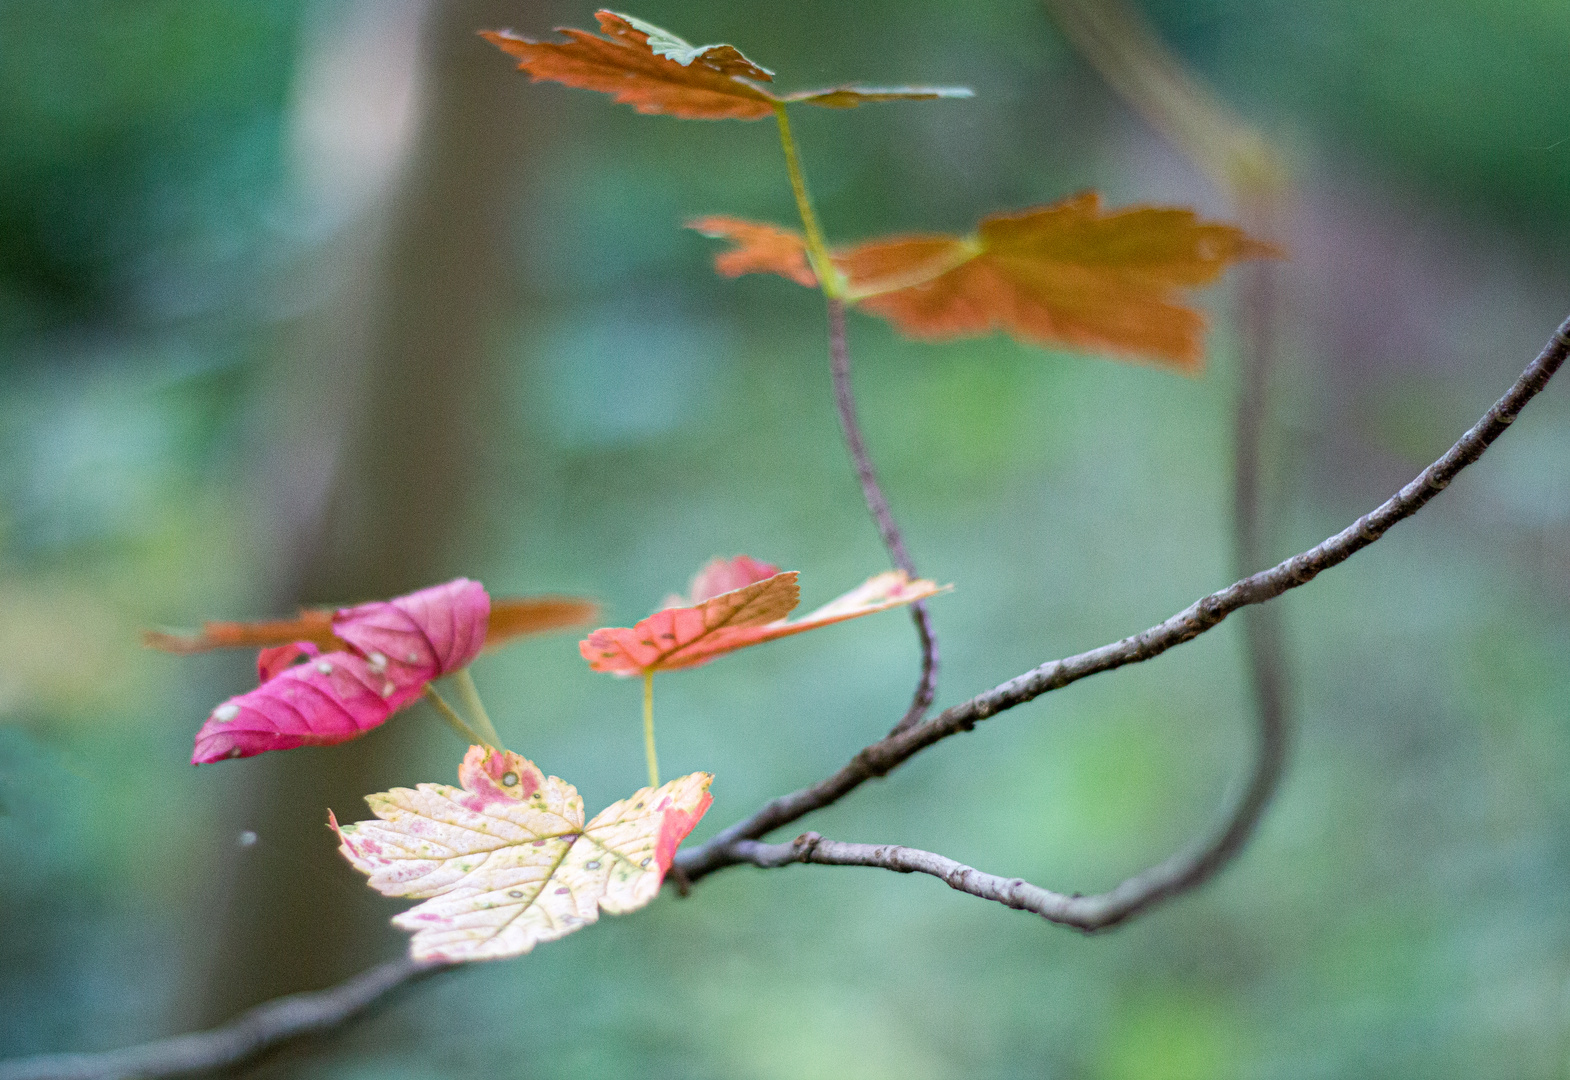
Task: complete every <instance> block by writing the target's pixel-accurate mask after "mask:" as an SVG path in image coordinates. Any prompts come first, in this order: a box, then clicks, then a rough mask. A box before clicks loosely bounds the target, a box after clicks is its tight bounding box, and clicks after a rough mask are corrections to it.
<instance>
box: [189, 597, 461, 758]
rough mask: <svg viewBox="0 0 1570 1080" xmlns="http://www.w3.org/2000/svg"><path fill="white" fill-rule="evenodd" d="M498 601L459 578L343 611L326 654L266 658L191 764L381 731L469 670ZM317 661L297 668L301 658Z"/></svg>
mask: <svg viewBox="0 0 1570 1080" xmlns="http://www.w3.org/2000/svg"><path fill="white" fill-rule="evenodd" d="M489 616H490V598H489V596H487V595H486V592H485V589H484V588H483V587H482V586H481V585H480V584H479V583H478V582H474V581H469V580H467V579H466V578H459V579H457V580H456V581H450V582H448V583H447V584H445V585H437V586H434V587H433V588H429V589H422V590H420V591H419V592H416V593H411V594H409V595H408V596H400V597H398V598H396V599H394V600H388V601H377V602H374V603H369V604H361V605H359V606H358V607H352V608H345V609H343V610H341V611H339V612H338V613H337V614H336V615H335V616H334V617H333V622H332V633H333V635H334V640H336V641H339V642H342V643H344V644H345V645H347V647H348V648H347V649H339V650H335V651H333V652H329V653H326V654H321V653H320V650H319V648H318V647H317V646H316V645H314V644H312V643H311V642H309V641H301V642H296V643H294V644H292V645H284V646H281V647H278V648H272V649H266V650H264V651H263V652H262V654H261V656H259V657H258V662H257V666H258V670H259V673H260V674H261V676H262V679H263V682H262V685H261V686H259V687H257V688H256V689H255V690H252V691H251V692H250V693H248V694H241V695H240V696H239V697H234V698H230V699H229V700H228V701H226V702H224V703H223V704H222V705H220V706H218V708H216V709H214V710H213V713H212V715H211V716H210V717H208V720H207V722H206V723H205V724H203V725H202V728H201V730H200V731H198V732H197V733H196V748H195V751H194V752H193V753H192V755H191V762H192V764H198V765H199V764H203V763H205V762H211V761H218V760H220V759H222V758H230V757H250V756H251V755H253V754H260V753H264V752H266V751H268V750H289V749H293V748H294V747H297V746H326V745H331V744H333V743H340V742H344V741H345V740H348V739H352V738H354V737H356V736H357V735H362V734H364V733H365V732H367V731H369V730H370V729H371V728H374V727H377V726H378V725H380V724H382V723H383V722H385V721H386V720H387V718H388V717H389V716H391V715H392V714H393V713H395V712H397V711H398V710H399V709H401V708H403V707H404V706H405V705H407V704H409V703H410V702H411V701H413V700H414V699H415V698H417V697H419V696H420V694H421V692H422V691H423V690H424V688H425V685H426V683H428V682H430V681H431V680H432V679H435V678H438V677H440V676H442V675H447V674H450V673H451V672H454V671H457V670H458V669H459V668H461V667H463V666H465V665H467V664H468V663H469V662H470V661H471V660H473V659H474V658H475V656H477V655H478V654H479V651H480V649H481V647H482V646H483V645H484V644H485V633H486V624H487V620H488V618H489ZM302 656H305V657H312V658H313V659H311V660H310V661H309V662H307V663H304V664H299V665H295V666H290V665H291V664H292V663H293V661H295V660H297V659H299V658H300V657H302Z"/></svg>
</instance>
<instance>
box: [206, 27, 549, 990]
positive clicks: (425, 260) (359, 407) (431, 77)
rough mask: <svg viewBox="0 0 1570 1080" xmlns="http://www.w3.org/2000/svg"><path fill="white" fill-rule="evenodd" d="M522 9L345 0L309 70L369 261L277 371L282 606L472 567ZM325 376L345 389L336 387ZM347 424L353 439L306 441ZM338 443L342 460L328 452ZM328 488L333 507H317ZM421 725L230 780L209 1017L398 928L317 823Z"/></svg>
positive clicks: (527, 135)
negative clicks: (388, 151)
mask: <svg viewBox="0 0 1570 1080" xmlns="http://www.w3.org/2000/svg"><path fill="white" fill-rule="evenodd" d="M511 10H512V7H511V6H510V5H506V4H503V3H499V2H495V0H439V2H432V3H430V4H429V5H427V4H426V3H425V2H424V0H405V2H402V3H399V4H396V5H392V4H382V3H369V2H363V3H359V4H357V5H354V6H352V7H351V8H350V9H349V11H350V15H349V16H348V18H349V20H350V22H349V24H348V25H349V27H350V32H349V33H348V34H347V40H339V41H337V42H332V41H329V44H328V46H327V47H326V48H324V49H323V50H322V52H323V58H324V62H325V63H327V64H329V65H338V67H337V68H330V69H329V70H328V71H327V72H326V73H325V74H322V75H318V76H316V78H317V79H318V80H319V81H320V82H321V83H322V84H323V85H324V87H325V89H326V98H327V99H330V100H332V101H336V102H337V103H338V104H337V105H336V106H335V108H336V110H337V111H336V112H335V113H334V112H332V111H324V110H326V109H327V107H326V106H324V107H323V108H322V109H316V108H314V107H313V102H312V100H311V99H309V98H307V99H304V100H302V102H301V106H300V108H301V118H300V123H301V124H303V125H305V126H306V127H307V128H308V129H309V130H310V133H311V136H312V137H310V138H308V139H305V140H303V144H304V145H305V147H306V149H307V152H306V157H307V160H306V162H305V163H304V164H305V165H306V166H307V167H308V168H309V170H311V171H313V172H316V173H318V174H321V173H323V172H326V173H328V174H329V176H331V175H334V168H336V169H337V170H339V171H340V172H341V171H342V170H343V169H345V168H347V169H348V170H349V174H348V177H347V180H346V183H345V185H344V186H345V187H346V189H347V192H348V194H349V195H353V196H355V197H357V198H359V199H360V200H362V201H363V202H364V203H365V204H366V209H365V211H364V212H365V213H366V214H368V215H369V220H367V221H365V222H363V223H361V222H356V223H354V224H352V225H351V226H349V231H348V234H347V235H348V239H347V240H346V244H347V245H348V252H349V254H350V255H352V260H349V261H352V262H353V263H356V264H357V265H349V266H346V267H344V273H345V274H346V275H348V276H349V277H350V278H351V280H350V282H349V283H348V284H347V285H346V286H344V287H343V289H342V295H341V296H340V297H337V298H335V299H334V300H333V301H332V302H330V303H329V304H328V305H327V306H326V307H325V308H324V309H323V310H322V311H321V312H320V313H319V314H318V315H317V316H315V317H314V318H311V319H309V320H307V321H306V322H305V326H304V331H303V333H302V338H303V340H298V341H295V342H292V343H290V347H292V348H293V349H294V350H295V351H296V355H295V356H294V357H293V358H292V363H291V364H290V373H291V374H292V375H294V376H296V377H294V378H286V380H285V386H284V388H283V395H284V405H283V407H282V411H283V412H284V413H285V414H286V415H288V416H290V417H291V420H290V421H289V424H288V426H287V427H285V428H284V430H285V431H286V432H288V431H293V432H299V431H300V430H301V429H302V428H314V429H316V430H315V431H314V432H312V433H310V434H309V435H307V436H306V437H304V438H302V439H300V440H298V441H296V440H293V439H285V440H282V441H281V443H280V446H279V449H278V450H277V451H276V453H277V454H278V455H280V456H281V459H282V460H283V461H285V462H287V463H288V464H287V465H280V464H279V463H278V461H277V460H274V461H270V462H268V470H269V472H270V473H271V474H273V475H281V476H285V477H295V478H303V479H301V480H297V488H296V490H295V491H294V492H292V493H291V492H290V491H289V490H288V489H287V487H281V488H280V489H279V492H280V495H279V497H280V500H281V502H282V503H283V506H282V507H281V509H282V510H283V511H284V513H283V516H284V518H285V527H286V528H288V527H291V526H292V527H294V528H295V529H297V530H298V531H297V533H296V535H295V536H293V537H288V538H286V541H285V542H286V544H287V543H288V542H290V541H292V542H293V544H294V549H293V551H292V552H290V553H288V554H287V555H286V557H285V559H284V561H285V563H286V565H285V566H283V567H281V568H280V572H279V574H278V575H277V578H276V579H277V580H279V581H284V582H293V583H294V584H293V586H292V588H290V589H289V590H288V592H289V593H291V594H292V595H280V596H279V597H278V598H277V604H278V606H279V607H280V608H281V609H285V610H287V609H288V608H289V607H292V606H293V604H294V603H295V602H298V601H319V602H329V603H330V602H347V601H354V600H358V599H362V598H364V597H368V596H379V595H392V594H396V593H399V592H404V591H407V590H408V589H410V588H412V587H415V586H418V585H422V584H425V583H427V582H429V581H432V580H437V579H440V578H445V577H452V576H455V574H457V573H458V572H459V571H460V570H461V569H463V568H464V567H463V563H462V561H461V558H460V552H461V551H462V548H463V544H464V542H465V540H466V539H468V538H469V537H470V535H471V533H470V530H469V526H468V523H469V522H470V521H471V520H473V518H474V516H475V515H474V514H473V513H472V510H473V506H472V502H471V494H472V493H471V490H470V478H471V477H472V476H473V475H474V474H475V472H476V469H475V462H476V460H478V459H480V458H481V457H482V455H483V451H484V449H485V447H484V446H483V443H482V440H483V438H484V432H485V431H486V430H488V428H487V425H486V423H485V421H486V420H487V419H488V417H487V415H486V411H485V410H486V407H487V405H488V404H489V403H490V402H492V401H494V400H495V396H496V395H495V393H494V389H493V377H494V373H493V370H492V357H491V355H490V350H489V345H490V334H491V329H492V327H493V326H494V325H495V321H496V319H497V318H498V316H500V315H502V314H506V313H510V312H511V311H512V310H513V309H514V308H515V307H516V301H517V297H516V296H515V295H514V294H513V290H512V288H511V285H510V281H509V276H508V266H509V261H508V259H507V258H506V257H505V244H506V242H507V238H508V231H507V229H506V228H505V227H504V224H503V223H505V221H507V220H508V209H509V207H512V206H515V205H516V204H517V203H516V198H517V188H518V186H519V184H520V182H521V177H522V176H523V174H524V172H525V166H526V161H527V154H526V149H527V148H528V147H529V146H530V144H531V141H532V140H533V138H534V137H535V134H536V133H535V132H534V130H533V129H532V127H531V124H530V123H529V121H528V120H527V118H519V117H516V116H511V115H510V116H509V122H508V123H506V124H496V123H494V118H495V117H496V116H497V115H498V114H499V113H502V112H508V113H511V111H512V110H510V108H509V106H510V103H511V101H512V100H513V95H514V94H515V93H516V86H515V84H514V81H513V80H512V79H511V78H510V73H509V72H508V71H507V70H506V69H505V67H504V66H502V65H496V64H490V63H484V62H483V61H485V60H488V59H489V56H488V54H487V53H486V46H485V45H484V43H483V42H480V41H479V40H478V39H476V38H475V37H474V33H473V30H474V27H476V26H483V25H486V24H487V23H489V22H494V21H496V20H498V19H500V18H505V17H506V14H507V13H510V12H511ZM356 28H358V31H359V33H360V35H361V36H360V39H359V40H358V41H356V40H354V38H355V34H354V31H355V30H356ZM400 28H406V30H405V31H404V34H403V36H402V37H401V38H400V37H399V30H400ZM415 28H418V30H417V31H416V29H415ZM400 41H401V47H402V48H403V49H404V50H406V51H408V52H409V54H410V55H409V57H408V59H406V60H405V61H404V62H403V63H402V64H401V65H400V61H399V60H398V58H397V56H396V55H389V53H388V51H387V49H388V47H389V43H398V42H400ZM415 57H418V58H419V59H418V60H415V59H414V58H415ZM400 66H401V67H402V68H403V70H405V71H407V72H408V75H407V79H406V82H405V84H404V85H398V84H397V83H396V82H394V83H392V84H389V82H388V80H387V79H386V71H387V70H389V69H391V70H394V71H396V70H399V69H400ZM368 69H369V70H373V71H374V70H377V69H379V70H380V74H379V75H376V76H372V75H368V74H367V70H368ZM409 81H412V83H413V85H414V86H419V87H421V88H422V89H421V93H420V96H419V98H418V101H417V104H415V105H414V106H412V109H413V115H414V116H416V117H417V121H418V122H417V133H416V134H415V136H414V140H413V143H412V146H411V148H410V150H409V153H408V154H407V155H406V156H402V157H400V156H398V155H394V159H393V160H389V161H385V162H384V163H383V164H382V166H381V168H382V169H383V170H384V171H385V174H386V176H387V179H388V180H389V181H390V183H389V185H388V194H387V195H386V196H385V197H382V196H381V195H380V193H379V188H378V185H377V184H376V183H374V182H370V181H369V180H368V179H367V178H366V177H365V176H364V175H363V173H362V172H357V171H355V169H354V168H353V167H352V166H353V164H354V161H355V158H354V156H353V154H352V153H351V152H350V149H349V148H353V147H355V146H362V147H364V146H367V144H368V143H369V146H368V149H370V150H371V151H372V152H373V153H374V151H375V150H376V143H375V138H374V136H372V135H370V134H368V132H367V131H366V128H367V127H368V126H369V121H371V120H374V119H376V113H375V111H374V110H373V109H370V106H374V105H376V104H377V102H376V101H375V99H374V94H375V93H377V92H380V93H382V94H391V95H410V94H412V93H413V89H412V87H411V86H410V85H408V82H409ZM354 87H358V88H359V89H357V90H355V91H354V92H353V93H348V94H347V95H345V93H344V91H345V88H354ZM366 87H370V88H371V89H372V96H371V97H369V98H368V97H367V94H366V92H365V88H366ZM344 102H348V103H350V105H349V106H348V107H345V105H344ZM354 102H365V103H367V109H360V110H357V109H355V108H354V107H353V105H352V103H354ZM381 104H383V105H385V102H382V103H381ZM339 139H341V140H343V143H342V145H340V146H339V147H338V148H337V150H336V151H330V150H329V149H328V147H329V146H330V145H331V144H333V143H334V141H335V140H339ZM394 143H395V140H394ZM332 154H336V160H335V159H334V158H333V157H332V156H331V155H332ZM336 257H337V258H339V259H346V256H345V255H342V254H340V255H338V256H336ZM324 380H330V381H332V382H334V383H336V384H337V388H336V389H335V390H334V391H333V392H328V393H324V392H323V387H324ZM296 410H297V411H296ZM302 418H303V420H302ZM322 432H330V433H332V434H331V435H330V436H327V437H324V436H323V435H322V434H321V433H322ZM340 433H341V434H340ZM339 438H341V440H342V446H341V450H339V451H337V452H336V453H332V454H330V455H325V456H320V457H313V455H316V454H318V453H319V451H321V450H322V449H325V448H328V447H330V445H331V442H332V440H333V439H339ZM333 458H336V461H337V465H336V468H330V467H324V462H325V461H330V460H332V459H333ZM318 505H320V506H322V507H323V510H322V516H321V517H320V518H319V519H318V520H316V521H315V522H312V521H311V517H312V511H313V510H314V509H315V506H318ZM290 519H293V520H290ZM419 738H420V734H419V732H418V730H417V726H404V727H403V728H402V729H400V730H399V731H398V732H395V733H389V734H386V735H383V736H379V737H376V738H372V739H367V740H363V741H361V742H358V743H356V744H354V745H352V746H349V747H345V748H341V749H340V750H339V751H338V752H336V753H335V754H334V755H333V756H332V757H331V758H328V757H326V756H319V755H316V754H312V753H305V754H298V755H290V756H287V757H282V756H280V759H279V760H276V761H267V762H264V763H262V764H261V765H260V766H259V767H258V768H257V769H254V770H250V771H249V772H248V773H247V774H246V777H245V778H244V780H243V781H241V780H237V781H236V782H237V783H250V784H254V785H257V787H256V788H255V789H254V794H252V795H251V800H252V802H253V803H255V804H257V805H256V808H255V809H254V810H253V811H252V813H251V814H250V816H249V818H248V821H247V824H246V825H245V827H246V828H249V829H252V830H254V831H255V832H256V833H257V834H258V835H259V836H260V837H262V839H263V843H260V844H258V845H257V846H256V848H255V849H253V850H252V852H250V853H249V856H248V857H247V858H246V859H244V860H243V861H239V862H237V871H236V876H235V878H234V880H233V883H232V893H231V899H230V902H229V910H228V911H227V912H226V913H225V915H224V925H223V927H222V928H221V931H220V932H219V933H218V935H217V940H218V941H219V942H220V943H221V944H220V946H219V947H218V948H216V949H215V950H214V951H213V952H212V954H211V955H210V957H209V958H208V960H209V964H210V975H209V976H208V986H207V988H206V989H205V991H203V993H202V997H201V1001H200V1005H201V1011H202V1012H203V1014H204V1015H205V1016H206V1017H208V1018H209V1020H216V1019H219V1018H221V1017H226V1016H231V1015H233V1014H234V1012H235V1011H236V1010H237V1009H240V1008H244V1007H246V1006H249V1005H252V1004H254V1003H255V1002H257V1001H261V1000H264V999H266V998H270V997H274V996H277V995H279V994H283V993H288V992H291V991H297V990H301V989H306V988H313V987H319V986H325V985H329V984H331V983H334V982H336V981H338V980H340V979H343V978H344V977H345V976H346V975H348V974H349V973H350V972H352V971H354V970H357V969H358V968H360V967H362V966H363V965H364V963H365V958H366V957H367V955H375V954H376V953H377V952H381V951H384V950H385V949H386V948H387V947H388V946H389V945H390V932H389V931H388V930H387V929H386V927H385V925H384V920H383V919H382V918H381V916H380V914H379V909H378V908H377V906H376V902H375V900H374V898H373V897H372V895H371V894H370V893H368V892H367V891H366V890H364V889H363V888H360V887H359V886H358V883H353V882H345V883H344V887H343V889H342V891H341V892H340V893H338V894H337V895H335V898H334V900H333V901H332V902H324V901H323V899H322V896H321V888H322V882H324V881H332V880H333V879H334V876H335V875H338V874H341V873H342V866H341V864H340V862H339V860H338V856H337V854H336V852H335V851H333V850H332V847H331V845H329V844H326V843H323V842H322V839H323V835H324V834H323V829H324V825H323V820H322V818H323V815H322V812H321V809H320V808H321V807H322V806H323V805H324V804H325V805H330V806H332V807H334V808H337V809H340V810H358V809H359V806H360V802H361V800H360V796H361V794H362V793H363V792H365V791H371V790H375V789H376V788H377V787H379V786H385V783H386V780H387V777H388V774H389V771H390V770H392V769H393V768H394V767H395V765H394V763H395V762H397V761H399V760H402V759H405V758H407V757H408V756H409V755H410V753H411V749H412V746H413V745H414V742H413V740H418V739H419ZM238 973H243V976H241V975H240V974H238Z"/></svg>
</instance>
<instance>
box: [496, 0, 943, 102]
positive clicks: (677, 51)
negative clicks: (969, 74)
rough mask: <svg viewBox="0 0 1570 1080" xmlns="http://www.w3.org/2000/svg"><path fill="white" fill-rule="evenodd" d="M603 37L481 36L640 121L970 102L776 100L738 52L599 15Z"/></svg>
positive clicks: (922, 96) (850, 94)
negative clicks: (648, 116)
mask: <svg viewBox="0 0 1570 1080" xmlns="http://www.w3.org/2000/svg"><path fill="white" fill-rule="evenodd" d="M594 17H595V19H596V20H598V22H599V24H600V31H601V32H602V33H603V34H604V35H605V36H604V37H600V36H597V35H595V34H591V33H589V32H588V31H585V30H573V29H561V30H558V33H560V34H563V35H565V36H566V38H567V40H566V41H562V42H553V41H535V40H533V39H531V38H526V37H522V36H520V35H518V34H515V33H513V32H512V31H510V30H482V31H480V36H481V37H483V38H485V40H487V41H489V42H490V43H491V44H492V45H495V46H496V47H497V48H499V49H501V50H502V51H504V52H506V53H508V54H510V55H512V56H514V57H517V59H518V68H519V70H521V71H527V72H528V73H529V75H530V76H531V77H532V79H533V81H534V82H541V81H550V82H559V83H563V84H564V85H567V86H576V87H580V88H582V89H585V90H598V91H600V92H601V93H606V94H610V95H612V96H613V97H614V98H615V100H617V101H619V102H623V103H625V104H628V105H631V106H633V107H634V108H635V109H637V110H638V111H639V112H641V113H663V114H665V115H668V116H677V117H681V118H683V119H687V120H728V119H729V120H761V119H763V118H764V117H767V116H773V115H774V110H775V107H776V106H777V105H782V104H786V103H798V102H799V103H801V104H806V105H819V106H822V107H824V108H830V109H848V108H854V107H855V106H857V105H861V104H863V103H866V102H872V101H895V100H918V101H919V100H930V99H933V98H950V97H969V96H970V91H969V90H967V89H964V88H962V87H941V86H894V87H859V86H836V87H830V88H828V89H826V90H804V91H799V92H797V93H794V94H786V95H783V96H776V95H774V94H771V93H769V91H767V90H765V89H764V88H763V87H762V86H759V85H758V84H759V83H767V82H772V81H773V79H774V73H773V72H772V71H770V70H769V69H768V68H765V67H760V66H759V65H757V64H755V63H753V62H752V61H751V60H749V59H747V57H745V56H743V55H742V54H741V52H740V50H738V49H736V48H735V47H734V46H731V45H691V44H689V43H688V42H686V41H683V40H682V39H681V38H679V37H677V36H676V35H675V34H672V33H671V32H670V31H668V30H662V29H660V28H659V27H658V26H655V25H653V24H652V23H646V22H644V21H643V20H641V19H635V18H633V17H632V16H631V15H619V14H617V13H616V12H614V11H604V10H601V11H596V12H595V13H594Z"/></svg>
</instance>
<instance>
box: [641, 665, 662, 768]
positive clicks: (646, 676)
mask: <svg viewBox="0 0 1570 1080" xmlns="http://www.w3.org/2000/svg"><path fill="white" fill-rule="evenodd" d="M643 752H644V754H645V755H647V756H648V759H649V786H650V787H651V788H657V787H659V786H660V759H659V755H657V754H656V753H655V752H654V671H653V670H652V669H650V670H648V671H645V672H644V673H643Z"/></svg>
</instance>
